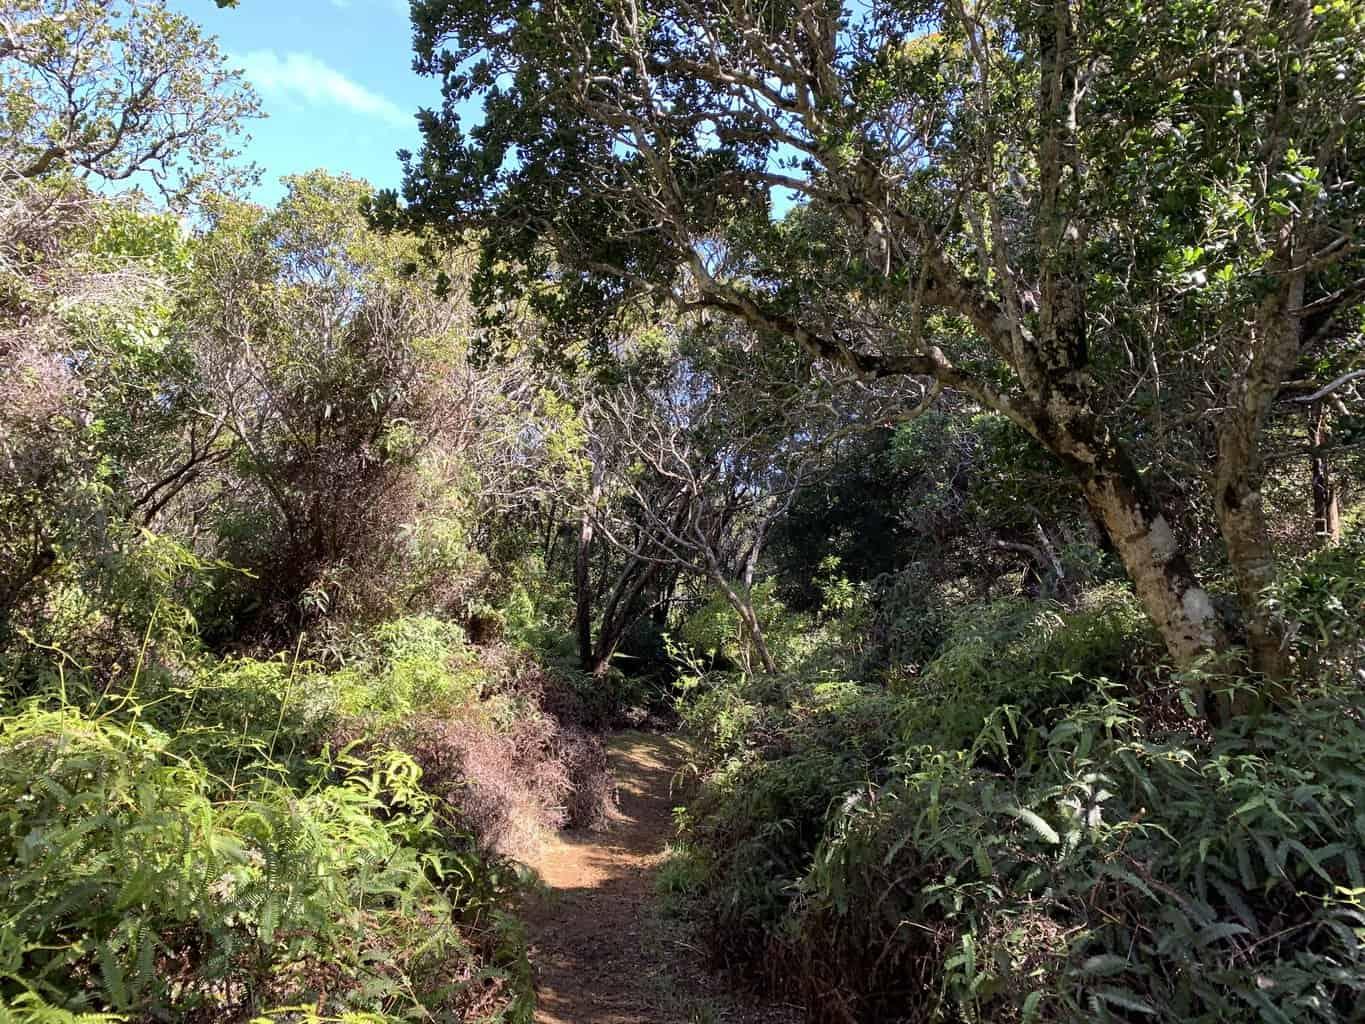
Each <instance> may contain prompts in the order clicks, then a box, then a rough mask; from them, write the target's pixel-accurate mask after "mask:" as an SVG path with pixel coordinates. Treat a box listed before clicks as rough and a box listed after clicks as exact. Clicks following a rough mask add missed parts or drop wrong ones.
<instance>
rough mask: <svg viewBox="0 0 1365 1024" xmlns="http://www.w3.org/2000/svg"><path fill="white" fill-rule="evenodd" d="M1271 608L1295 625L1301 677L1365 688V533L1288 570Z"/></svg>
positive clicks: (1359, 531)
mask: <svg viewBox="0 0 1365 1024" xmlns="http://www.w3.org/2000/svg"><path fill="white" fill-rule="evenodd" d="M1270 605H1271V607H1272V608H1273V609H1274V610H1275V612H1276V613H1277V614H1279V615H1281V616H1283V617H1284V618H1285V619H1286V620H1288V621H1289V622H1292V623H1295V624H1296V631H1295V633H1294V635H1293V637H1292V640H1293V643H1294V649H1295V654H1296V656H1297V659H1298V661H1299V665H1300V670H1301V671H1302V672H1303V673H1304V674H1305V675H1307V676H1309V677H1312V678H1320V679H1322V680H1323V682H1325V683H1328V684H1336V685H1344V686H1359V685H1360V684H1361V683H1362V682H1365V674H1362V673H1365V529H1362V528H1361V527H1359V526H1357V527H1356V528H1355V529H1354V530H1352V531H1351V532H1350V533H1348V534H1347V535H1346V536H1345V537H1344V538H1343V541H1342V543H1341V544H1339V545H1335V546H1331V547H1326V548H1323V549H1321V550H1319V551H1317V552H1315V553H1313V554H1312V555H1310V556H1309V557H1307V558H1303V559H1301V560H1300V561H1299V562H1298V563H1297V564H1295V565H1293V566H1291V567H1290V568H1289V570H1288V571H1287V572H1286V573H1285V574H1284V575H1283V576H1282V577H1281V578H1280V579H1279V580H1278V581H1277V582H1276V584H1275V586H1274V588H1273V589H1272V591H1271V595H1270Z"/></svg>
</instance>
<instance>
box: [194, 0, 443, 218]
mask: <svg viewBox="0 0 1365 1024" xmlns="http://www.w3.org/2000/svg"><path fill="white" fill-rule="evenodd" d="M169 6H170V7H172V8H174V9H176V10H178V11H181V12H182V13H184V14H186V15H187V16H189V17H191V18H193V19H194V20H195V21H197V22H198V23H199V24H201V25H203V26H204V27H205V28H206V29H207V30H208V31H209V32H211V33H212V34H213V35H215V36H217V37H218V41H219V45H220V46H221V47H222V48H223V50H224V51H225V52H226V53H227V55H228V58H229V61H230V63H231V64H232V65H233V66H234V67H240V68H242V69H244V70H245V71H246V73H247V77H248V79H250V81H251V83H252V85H253V86H255V88H256V91H257V92H258V93H259V94H260V97H261V105H262V107H263V108H264V109H265V112H266V113H267V114H268V115H269V117H268V118H266V119H265V120H260V121H254V122H252V123H251V124H250V125H249V127H248V131H249V132H250V134H251V135H252V141H251V143H250V144H249V145H248V146H247V155H248V156H249V157H250V158H251V159H252V160H254V161H255V162H256V163H258V164H259V165H260V166H261V167H262V168H263V169H264V172H265V174H264V177H263V179H262V182H261V185H260V187H259V188H258V189H257V191H256V194H255V196H254V198H256V199H257V200H258V201H260V202H265V203H273V202H274V201H275V200H277V199H279V197H280V196H281V195H282V194H283V189H282V188H281V186H280V184H279V179H280V177H281V176H282V175H286V174H297V173H301V172H303V171H309V170H313V169H314V168H317V167H322V168H326V169H327V170H329V171H334V172H342V171H344V172H347V173H349V174H353V175H356V176H358V177H362V178H365V179H366V180H368V181H369V182H370V183H371V184H373V185H375V186H377V187H381V188H383V187H394V186H397V185H398V184H399V183H400V178H401V170H400V165H399V163H398V158H397V157H396V156H395V155H394V154H395V153H396V152H397V151H398V150H399V149H403V148H408V149H413V150H416V149H417V147H418V144H419V141H420V136H419V135H418V132H417V126H416V122H415V121H414V119H413V115H414V114H415V113H416V111H417V109H418V108H419V107H422V106H436V105H437V104H438V103H439V102H440V87H439V83H438V82H437V81H436V80H434V79H426V78H421V77H420V76H418V75H416V74H414V73H413V71H412V69H411V65H412V34H411V26H410V25H409V22H408V5H407V0H241V4H240V6H238V7H237V8H236V9H229V10H219V9H218V8H217V6H216V5H215V4H214V3H213V0H170V3H169Z"/></svg>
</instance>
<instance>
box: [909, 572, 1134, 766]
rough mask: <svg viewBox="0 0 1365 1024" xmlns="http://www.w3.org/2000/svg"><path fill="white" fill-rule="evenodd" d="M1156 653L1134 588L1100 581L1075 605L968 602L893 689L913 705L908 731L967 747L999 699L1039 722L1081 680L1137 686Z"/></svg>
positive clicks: (1082, 687)
mask: <svg viewBox="0 0 1365 1024" xmlns="http://www.w3.org/2000/svg"><path fill="white" fill-rule="evenodd" d="M1158 660H1159V654H1158V650H1157V644H1156V640H1155V638H1154V637H1153V636H1152V633H1151V629H1150V626H1149V624H1148V622H1147V619H1146V617H1145V616H1144V614H1143V612H1142V609H1141V608H1140V607H1139V606H1138V604H1137V602H1136V600H1135V599H1134V598H1133V596H1132V594H1131V593H1130V592H1128V591H1127V590H1125V589H1122V588H1119V587H1101V588H1097V589H1094V590H1091V591H1088V592H1087V593H1086V594H1085V595H1084V596H1083V598H1082V599H1081V601H1080V603H1079V606H1078V607H1076V608H1075V609H1065V608H1063V607H1061V606H1059V605H1055V604H1052V603H1050V602H1030V601H1024V600H1017V599H1016V600H1002V601H996V602H992V603H990V604H986V605H971V606H968V607H967V608H966V609H963V610H962V611H961V612H960V613H959V614H958V616H957V618H956V620H955V621H952V622H950V623H949V625H948V627H947V636H946V639H945V640H944V643H943V646H942V650H941V653H939V654H938V656H937V657H936V658H934V659H933V660H932V661H930V662H929V664H928V665H926V666H925V667H924V670H923V671H922V672H921V673H919V674H918V675H917V676H912V677H908V678H906V679H903V680H902V681H901V682H900V683H899V684H898V685H897V687H896V689H897V691H898V692H902V693H904V694H905V695H906V696H907V697H910V698H912V704H913V706H914V707H915V708H916V709H917V711H918V715H917V718H916V726H915V727H914V732H915V733H918V734H920V735H923V736H924V737H925V739H926V741H930V742H933V743H935V744H936V745H940V746H944V747H966V746H970V745H971V743H972V742H973V740H974V739H975V737H976V734H977V733H978V732H979V731H980V729H981V727H982V723H983V722H985V721H986V719H987V718H989V717H990V716H991V715H992V714H993V713H994V712H995V709H996V708H998V707H1001V706H1003V705H1010V706H1012V707H1016V708H1018V709H1019V710H1020V712H1021V713H1022V714H1024V715H1025V716H1027V717H1028V718H1029V719H1030V720H1037V721H1039V722H1040V723H1041V721H1042V718H1041V717H1040V716H1043V715H1046V714H1047V713H1049V709H1051V708H1056V707H1058V706H1063V705H1065V704H1068V703H1070V702H1071V701H1073V700H1075V699H1076V698H1077V697H1079V696H1082V695H1084V693H1085V692H1086V689H1087V687H1088V683H1086V681H1085V680H1087V679H1101V678H1104V679H1112V680H1123V681H1125V682H1127V683H1129V684H1131V685H1133V686H1134V688H1135V689H1136V688H1138V686H1140V685H1141V684H1142V683H1143V682H1144V681H1146V680H1144V678H1143V673H1144V671H1145V670H1146V669H1147V668H1148V667H1149V666H1150V665H1152V664H1154V663H1155V662H1156V661H1158ZM1035 716H1039V717H1036V718H1035ZM912 734H913V733H912Z"/></svg>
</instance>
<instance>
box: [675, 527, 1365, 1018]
mask: <svg viewBox="0 0 1365 1024" xmlns="http://www.w3.org/2000/svg"><path fill="white" fill-rule="evenodd" d="M1351 557H1353V556H1352V555H1350V554H1349V553H1348V552H1343V551H1338V552H1333V553H1332V554H1330V555H1323V556H1319V559H1318V561H1319V562H1320V561H1322V560H1324V559H1330V560H1331V562H1332V564H1333V565H1337V564H1339V563H1340V562H1341V560H1342V559H1350V558H1351ZM1314 564H1316V563H1314ZM1315 571H1316V570H1314V569H1313V567H1312V565H1310V566H1308V567H1307V568H1306V569H1305V571H1304V573H1303V574H1302V575H1301V576H1300V577H1299V578H1298V579H1296V580H1291V581H1289V582H1288V583H1287V584H1286V592H1287V593H1293V594H1296V595H1298V598H1299V600H1300V601H1301V602H1302V601H1306V600H1307V597H1306V596H1305V587H1309V588H1310V590H1311V581H1312V580H1313V579H1315V578H1321V577H1315V576H1314V572H1315ZM1349 575H1350V574H1349V573H1348V574H1343V575H1336V574H1333V576H1332V580H1333V582H1332V591H1331V592H1332V594H1333V595H1340V594H1341V593H1346V592H1349V593H1353V592H1351V591H1350V588H1349V586H1347V585H1346V584H1345V583H1344V582H1343V579H1344V578H1345V577H1347V576H1349ZM1305 581H1307V582H1305ZM1343 587H1345V591H1343V589H1342V588H1343ZM1348 597H1349V594H1348ZM1335 600H1336V601H1338V602H1339V601H1340V600H1341V598H1340V596H1337V597H1336V598H1335ZM1319 603H1320V604H1321V605H1322V606H1323V607H1325V608H1329V609H1330V608H1332V607H1336V606H1337V605H1336V604H1334V603H1333V599H1330V598H1329V599H1320V600H1319ZM1327 618H1331V617H1330V616H1327ZM1348 618H1349V616H1345V617H1343V616H1337V618H1336V619H1333V620H1332V621H1334V622H1337V623H1338V626H1337V627H1336V631H1337V634H1341V633H1342V632H1343V631H1344V632H1349V629H1348V627H1347V626H1346V624H1345V621H1346V619H1348ZM1324 621H1325V620H1324ZM1310 646H1313V645H1310ZM1340 646H1341V645H1338V648H1340ZM1349 646H1350V644H1349V643H1347V644H1346V645H1345V647H1347V648H1349ZM1313 650H1314V651H1316V652H1318V653H1319V654H1321V652H1322V651H1323V650H1324V648H1323V646H1322V645H1321V644H1318V645H1316V646H1313ZM1340 657H1341V656H1340V655H1338V656H1336V660H1334V661H1332V664H1333V665H1336V664H1338V663H1339V662H1340ZM1154 660H1155V659H1154V657H1153V654H1152V652H1151V650H1150V640H1149V639H1148V632H1147V629H1146V627H1145V623H1144V620H1143V619H1142V617H1141V616H1140V615H1139V614H1137V612H1136V610H1135V609H1134V607H1133V605H1132V601H1131V598H1129V597H1127V596H1126V595H1125V594H1123V593H1122V592H1120V591H1107V590H1101V591H1098V592H1095V593H1092V594H1089V595H1086V596H1085V597H1084V598H1083V599H1082V600H1081V602H1080V604H1079V606H1078V607H1077V608H1076V609H1074V610H1071V611H1067V610H1064V609H1061V608H1059V607H1056V606H1050V605H1047V604H1039V603H1022V602H1011V603H1003V604H1002V603H995V604H991V605H987V606H982V607H977V608H975V609H970V610H969V611H968V612H967V614H966V615H965V616H964V617H962V618H960V619H959V620H958V621H956V622H954V623H953V624H952V626H951V628H950V630H949V632H948V639H947V641H946V642H945V643H944V645H943V648H942V650H941V652H940V654H939V656H938V657H937V658H936V659H934V660H933V661H931V662H930V663H929V664H928V665H927V666H926V667H925V668H924V670H923V671H922V672H921V673H919V674H918V675H917V676H914V677H910V678H909V679H905V680H902V681H901V682H900V683H899V684H898V685H897V687H896V688H895V689H894V690H887V689H884V688H881V687H869V686H866V685H856V684H852V683H831V682H818V681H816V682H812V681H809V680H807V681H802V680H800V679H797V678H793V677H784V678H769V679H750V680H744V679H742V678H738V677H726V678H716V677H712V678H707V679H705V680H702V681H700V682H696V683H694V684H693V685H692V687H691V689H690V692H689V693H688V694H686V695H685V697H684V699H683V702H682V711H683V716H684V720H685V722H686V723H687V724H688V725H689V726H690V728H691V729H692V731H693V732H694V734H695V735H696V736H697V737H698V738H699V739H700V740H701V741H702V744H703V750H704V761H705V764H706V770H707V776H706V783H705V785H704V787H703V789H702V792H701V794H700V796H699V798H698V799H697V800H696V801H695V802H694V804H693V806H692V807H691V808H690V810H689V814H688V816H687V817H686V818H685V820H684V825H685V830H684V838H685V841H684V843H683V844H682V845H680V846H679V847H678V852H677V854H676V855H675V863H674V865H673V867H672V868H671V869H670V871H669V873H668V875H667V878H668V880H669V885H670V891H669V898H670V901H676V899H677V896H678V891H683V892H685V893H686V894H688V896H689V897H690V899H691V900H692V905H693V907H694V909H695V910H696V911H697V912H698V913H700V914H701V915H702V916H703V918H704V920H705V921H706V922H707V923H708V925H709V927H710V929H711V934H712V936H713V939H714V944H715V946H716V947H717V949H718V950H720V951H722V952H723V953H724V954H725V955H726V957H727V959H729V960H730V961H731V962H732V963H736V964H738V965H740V966H741V967H743V968H744V969H745V970H747V971H748V972H749V973H751V974H753V975H754V976H755V977H757V978H758V979H760V980H762V981H766V982H767V983H769V984H772V985H775V986H778V987H780V988H781V989H782V990H784V991H786V992H788V993H790V992H791V991H793V990H799V991H800V992H801V993H802V994H803V996H804V997H805V999H806V1000H808V1002H809V1003H810V1005H811V1007H812V1010H813V1012H815V1014H816V1016H817V1017H819V1018H820V1019H822V1020H829V1021H913V1020H926V1021H929V1020H940V1021H950V1020H983V1021H986V1020H990V1021H1013V1020H1114V1021H1119V1020H1122V1021H1129V1020H1138V1019H1157V1020H1170V1021H1177V1020H1180V1021H1185V1020H1199V1021H1242V1020H1253V1019H1254V1020H1264V1021H1277V1022H1278V1021H1287V1020H1323V1021H1337V1020H1340V1021H1345V1020H1351V1019H1356V1016H1355V1015H1356V1014H1357V1013H1358V1008H1359V1006H1361V1005H1365V877H1363V876H1362V866H1361V858H1362V851H1365V817H1362V816H1361V810H1360V809H1361V808H1362V807H1365V776H1363V775H1362V774H1361V772H1360V768H1359V766H1360V764H1362V763H1365V726H1363V725H1362V722H1361V718H1360V715H1359V712H1358V709H1357V708H1356V707H1355V706H1354V703H1353V702H1351V701H1350V700H1344V699H1342V698H1341V697H1340V696H1338V698H1337V699H1335V700H1332V699H1327V698H1324V697H1318V696H1313V695H1312V694H1306V695H1305V696H1304V697H1303V698H1302V699H1300V700H1298V701H1296V702H1295V703H1293V704H1292V705H1291V706H1287V707H1285V708H1283V709H1282V710H1281V711H1279V712H1276V713H1274V714H1268V715H1266V716H1264V717H1262V718H1261V719H1259V720H1253V719H1241V720H1239V721H1238V722H1237V723H1236V724H1235V725H1231V726H1228V727H1225V728H1222V729H1220V730H1216V731H1214V732H1212V733H1210V732H1209V731H1208V729H1207V728H1206V725H1205V723H1203V722H1201V721H1197V720H1193V719H1183V720H1181V719H1180V718H1179V711H1178V708H1179V704H1178V702H1169V701H1168V702H1165V703H1161V704H1160V714H1157V715H1154V714H1153V710H1154V707H1156V706H1157V705H1155V704H1154V702H1153V695H1152V694H1151V693H1150V692H1145V691H1144V685H1147V684H1154V682H1155V677H1154V673H1153V671H1152V669H1151V668H1150V666H1151V665H1152V663H1153V662H1154ZM1081 673H1084V675H1082V674H1081ZM1112 679H1122V680H1123V681H1124V683H1125V684H1126V685H1125V686H1124V687H1122V688H1121V687H1119V686H1118V685H1116V684H1114V683H1112V682H1110V681H1108V680H1112ZM1166 685H1167V686H1169V685H1170V684H1169V683H1167V684H1166ZM1124 692H1129V693H1135V695H1133V696H1124V697H1120V696H1118V694H1121V693H1124ZM1335 692H1337V693H1338V694H1340V693H1341V690H1340V689H1339V688H1337V689H1336V691H1335ZM1172 706H1174V707H1175V708H1176V709H1177V710H1176V711H1175V712H1174V713H1173V712H1172Z"/></svg>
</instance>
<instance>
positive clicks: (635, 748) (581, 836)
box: [525, 732, 801, 1024]
mask: <svg viewBox="0 0 1365 1024" xmlns="http://www.w3.org/2000/svg"><path fill="white" fill-rule="evenodd" d="M610 757H611V764H612V768H613V770H614V772H615V774H616V778H617V781H618V783H619V785H620V798H621V808H620V812H619V814H618V815H617V816H616V820H614V821H613V822H612V826H611V828H610V829H609V830H608V831H606V832H599V833H591V832H566V833H561V834H560V835H558V836H556V837H554V838H553V839H551V840H550V841H548V842H547V843H546V844H545V847H544V848H543V849H542V850H541V851H540V853H539V854H538V855H537V856H536V857H534V858H532V859H531V860H530V866H531V867H532V868H534V869H535V870H536V872H537V873H538V874H539V875H540V877H541V879H542V880H543V881H544V883H545V885H546V887H547V888H546V892H545V893H544V894H543V895H542V896H540V897H539V898H536V899H533V900H532V901H531V905H530V906H528V907H526V909H525V914H526V919H527V925H528V929H529V932H530V939H531V962H532V964H533V965H534V967H535V970H536V991H537V996H538V999H539V1010H538V1011H537V1013H536V1021H537V1024H720V1022H725V1024H731V1022H734V1024H739V1022H744V1024H751V1022H752V1024H759V1022H761V1024H797V1022H798V1021H799V1020H800V1019H801V1018H800V1016H799V1014H797V1013H796V1012H795V1008H792V1007H771V1006H767V1007H758V1006H754V1005H751V1004H749V1003H747V1002H745V1001H743V1000H741V999H739V998H738V997H736V996H734V995H730V994H727V993H726V991H725V988H724V985H723V984H722V983H721V982H720V980H719V979H718V978H717V977H715V976H714V975H713V974H712V973H711V972H708V971H707V970H706V969H705V968H704V967H703V966H702V957H701V954H700V950H698V949H697V948H696V946H695V945H694V944H693V943H692V942H691V941H690V940H689V938H688V937H687V936H686V935H685V929H683V928H681V927H680V926H679V925H677V924H676V923H673V922H668V921H665V920H663V919H662V918H661V917H660V915H659V913H658V911H657V908H656V901H655V895H654V892H655V888H654V884H655V883H654V879H655V875H656V874H657V872H658V869H659V866H660V864H662V862H663V860H664V857H665V845H666V844H667V842H668V840H669V839H670V837H671V836H672V832H673V826H672V809H673V806H674V805H675V803H676V800H675V799H674V797H673V795H672V792H671V790H672V784H673V779H674V776H675V774H676V773H677V770H678V768H679V767H680V766H681V765H682V764H684V763H685V761H686V757H687V748H686V747H685V745H684V744H683V743H682V742H681V741H679V740H678V739H676V738H674V737H670V736H660V735H656V734H651V733H639V732H625V733H618V734H617V735H616V736H614V737H613V738H612V740H611V742H610Z"/></svg>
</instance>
